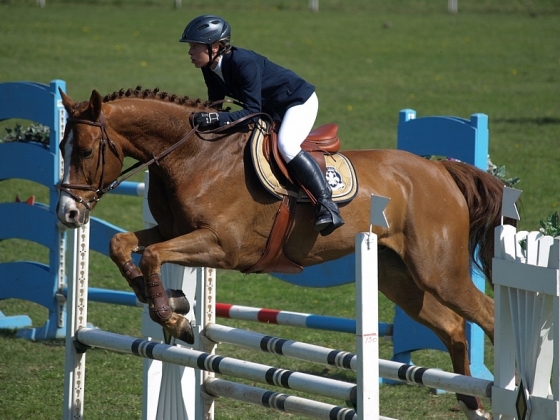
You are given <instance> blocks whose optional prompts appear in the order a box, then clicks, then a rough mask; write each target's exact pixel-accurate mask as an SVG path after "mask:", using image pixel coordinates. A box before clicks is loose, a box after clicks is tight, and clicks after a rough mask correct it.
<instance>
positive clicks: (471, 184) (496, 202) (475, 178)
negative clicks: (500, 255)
mask: <svg viewBox="0 0 560 420" xmlns="http://www.w3.org/2000/svg"><path fill="white" fill-rule="evenodd" d="M442 164H443V166H444V167H445V169H447V171H448V172H449V173H450V174H451V176H452V177H453V179H454V180H455V183H456V184H457V186H458V187H459V189H460V190H461V192H462V193H463V196H464V197H465V200H466V201H467V206H468V208H469V219H470V230H469V254H470V256H471V262H472V263H473V264H474V265H475V266H476V267H478V268H479V269H480V270H481V271H482V273H483V274H484V275H485V276H486V278H487V279H488V280H489V281H492V258H493V257H494V229H495V228H496V226H499V225H500V224H501V211H502V198H503V194H504V183H503V182H502V181H501V180H499V179H498V178H496V177H495V176H493V175H491V174H489V173H488V172H485V171H483V170H481V169H478V168H476V167H475V166H472V165H468V164H465V163H462V162H456V161H449V160H445V161H442ZM504 223H506V224H509V225H513V226H516V223H517V221H516V220H514V219H510V218H504ZM475 253H476V255H475ZM475 256H476V258H475Z"/></svg>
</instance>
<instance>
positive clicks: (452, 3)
mask: <svg viewBox="0 0 560 420" xmlns="http://www.w3.org/2000/svg"><path fill="white" fill-rule="evenodd" d="M458 3H459V0H448V2H447V10H448V11H449V13H457V11H458V9H459V5H458Z"/></svg>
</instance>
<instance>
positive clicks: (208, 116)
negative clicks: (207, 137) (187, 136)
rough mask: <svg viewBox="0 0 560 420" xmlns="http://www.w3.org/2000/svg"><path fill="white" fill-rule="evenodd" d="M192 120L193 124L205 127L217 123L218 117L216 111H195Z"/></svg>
mask: <svg viewBox="0 0 560 420" xmlns="http://www.w3.org/2000/svg"><path fill="white" fill-rule="evenodd" d="M193 121H194V125H198V128H207V127H211V126H214V125H218V123H219V122H220V117H219V116H218V113H217V112H197V113H196V114H194V116H193Z"/></svg>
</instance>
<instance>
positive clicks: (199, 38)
mask: <svg viewBox="0 0 560 420" xmlns="http://www.w3.org/2000/svg"><path fill="white" fill-rule="evenodd" d="M230 36H231V27H230V26H229V23H227V22H226V21H225V20H224V19H222V18H221V17H219V16H214V15H202V16H199V17H197V18H194V19H193V20H191V21H190V23H189V24H188V25H187V26H186V28H185V30H184V31H183V36H182V37H181V39H180V40H179V42H190V43H197V44H205V45H206V46H207V48H208V56H209V57H210V62H209V63H208V66H211V65H212V64H213V63H214V61H215V60H216V58H218V57H219V56H220V55H222V54H224V53H225V52H227V51H228V50H229V49H230V44H229V42H230ZM218 41H219V42H220V45H221V47H220V50H219V51H218V53H217V54H216V56H215V57H212V44H214V43H215V42H218Z"/></svg>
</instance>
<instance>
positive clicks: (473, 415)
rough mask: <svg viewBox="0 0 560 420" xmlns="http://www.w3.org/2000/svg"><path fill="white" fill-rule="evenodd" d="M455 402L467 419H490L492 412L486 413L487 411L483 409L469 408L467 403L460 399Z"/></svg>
mask: <svg viewBox="0 0 560 420" xmlns="http://www.w3.org/2000/svg"><path fill="white" fill-rule="evenodd" d="M457 402H458V403H459V407H461V410H462V411H463V413H465V416H467V419H469V420H492V414H491V413H488V412H487V411H484V410H482V409H480V408H479V409H476V410H473V409H470V408H468V407H467V405H466V404H465V403H464V402H463V401H461V400H457Z"/></svg>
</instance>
